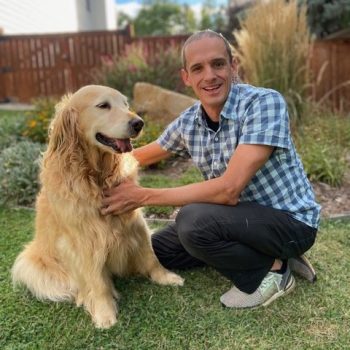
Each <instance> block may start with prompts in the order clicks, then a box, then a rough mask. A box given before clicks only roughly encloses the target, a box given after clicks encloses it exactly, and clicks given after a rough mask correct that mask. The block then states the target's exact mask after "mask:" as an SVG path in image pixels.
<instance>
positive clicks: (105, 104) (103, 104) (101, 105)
mask: <svg viewBox="0 0 350 350" xmlns="http://www.w3.org/2000/svg"><path fill="white" fill-rule="evenodd" d="M96 107H97V108H101V109H110V108H111V105H110V104H109V103H108V102H102V103H99V104H98V105H97V106H96Z"/></svg>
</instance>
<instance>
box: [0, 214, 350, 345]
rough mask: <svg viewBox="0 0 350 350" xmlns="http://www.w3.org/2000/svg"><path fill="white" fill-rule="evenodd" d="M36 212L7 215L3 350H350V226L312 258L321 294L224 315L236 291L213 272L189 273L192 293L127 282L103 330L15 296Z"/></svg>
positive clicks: (342, 226) (331, 229) (76, 311)
mask: <svg viewBox="0 0 350 350" xmlns="http://www.w3.org/2000/svg"><path fill="white" fill-rule="evenodd" d="M33 219H34V212H33V211H30V210H25V209H18V210H15V209H0V247H1V250H0V252H1V255H0V286H1V287H0V349H2V350H5V349H6V350H7V349H15V350H17V349H69V350H71V349H74V350H75V349H132V350H135V349H147V350H148V349H166V350H168V349H174V350H182V349H194V350H202V349H217V350H224V349H259V350H260V349H293V350H294V349H332V350H333V349H349V346H350V345H349V344H350V334H349V328H350V301H349V300H350V299H349V295H350V283H349V281H350V254H349V253H350V235H349V233H350V221H349V220H348V221H346V220H344V221H328V222H323V223H322V227H321V230H320V232H319V236H318V240H317V243H316V245H315V246H314V248H313V249H312V250H311V251H310V253H309V256H310V257H311V260H312V261H313V262H314V265H315V268H316V269H317V272H318V281H317V283H315V284H313V285H312V284H309V283H308V282H306V281H304V280H301V279H300V278H297V279H296V282H297V286H296V289H295V290H294V291H293V292H292V293H291V294H290V295H288V296H286V297H285V298H280V299H278V300H277V301H276V302H274V303H273V304H271V305H270V306H269V307H267V308H262V309H256V310H244V311H236V310H229V309H224V308H223V307H222V306H221V305H220V302H219V297H220V295H221V294H222V293H223V292H224V291H226V290H227V289H229V288H230V283H229V281H227V280H226V279H225V278H223V277H221V276H220V275H219V274H218V273H216V272H215V271H214V270H212V269H210V268H203V269H196V270H192V271H186V272H181V275H182V276H183V277H185V279H186V282H185V285H184V287H168V286H166V287H164V286H157V285H154V284H152V283H151V282H150V281H148V280H145V279H142V278H132V279H117V280H116V281H115V285H116V287H117V289H118V290H119V292H120V293H121V295H122V299H121V300H120V302H119V311H120V314H119V321H118V322H117V324H116V325H115V326H114V327H112V328H111V329H109V330H98V329H95V328H94V327H93V325H92V323H91V320H90V317H89V316H88V315H87V314H86V313H85V312H84V310H83V309H82V308H77V307H75V306H74V305H72V304H69V303H52V302H44V303H43V302H39V301H37V300H36V299H34V298H33V297H32V296H31V295H30V294H29V293H28V292H27V291H25V290H18V289H16V290H14V289H13V288H12V285H11V280H10V268H11V266H12V264H13V261H14V259H15V257H16V256H17V254H18V253H19V252H20V250H21V249H22V247H23V244H25V243H26V242H28V241H29V240H30V239H31V237H32V234H33Z"/></svg>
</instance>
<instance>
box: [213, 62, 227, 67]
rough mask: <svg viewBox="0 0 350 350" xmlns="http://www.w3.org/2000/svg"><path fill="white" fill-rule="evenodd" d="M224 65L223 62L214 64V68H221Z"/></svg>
mask: <svg viewBox="0 0 350 350" xmlns="http://www.w3.org/2000/svg"><path fill="white" fill-rule="evenodd" d="M224 65H225V62H215V63H214V66H215V67H222V66H224Z"/></svg>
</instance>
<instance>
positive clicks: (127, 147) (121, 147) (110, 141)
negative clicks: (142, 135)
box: [95, 132, 132, 153]
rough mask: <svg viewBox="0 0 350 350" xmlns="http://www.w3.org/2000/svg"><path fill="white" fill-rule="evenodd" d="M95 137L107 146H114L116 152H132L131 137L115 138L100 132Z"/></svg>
mask: <svg viewBox="0 0 350 350" xmlns="http://www.w3.org/2000/svg"><path fill="white" fill-rule="evenodd" d="M95 137H96V140H97V141H98V142H100V143H102V144H103V145H105V146H108V147H111V148H113V150H114V151H116V152H120V153H124V152H130V151H131V150H132V145H131V142H130V139H115V138H112V137H108V136H106V135H103V134H101V133H100V132H98V133H97V134H96V136H95Z"/></svg>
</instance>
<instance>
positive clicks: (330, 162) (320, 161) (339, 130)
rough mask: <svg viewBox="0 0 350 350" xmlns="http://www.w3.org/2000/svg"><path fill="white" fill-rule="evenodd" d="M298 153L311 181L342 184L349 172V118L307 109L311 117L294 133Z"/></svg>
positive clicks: (335, 184) (332, 184)
mask: <svg viewBox="0 0 350 350" xmlns="http://www.w3.org/2000/svg"><path fill="white" fill-rule="evenodd" d="M294 133H295V141H296V147H297V150H298V153H299V154H300V156H301V158H302V161H303V164H304V167H305V170H306V173H307V174H308V177H309V178H310V179H311V180H312V181H322V182H325V183H327V184H329V185H331V186H339V185H341V184H342V181H343V177H344V174H345V172H346V171H347V170H348V169H349V164H348V162H347V160H346V157H347V155H348V154H349V152H350V119H349V118H344V117H341V116H337V115H334V114H332V113H331V112H329V111H322V110H319V109H314V108H311V109H310V105H309V108H308V117H307V118H305V120H304V121H303V122H302V124H301V125H299V126H298V128H297V129H296V130H295V131H294Z"/></svg>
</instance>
